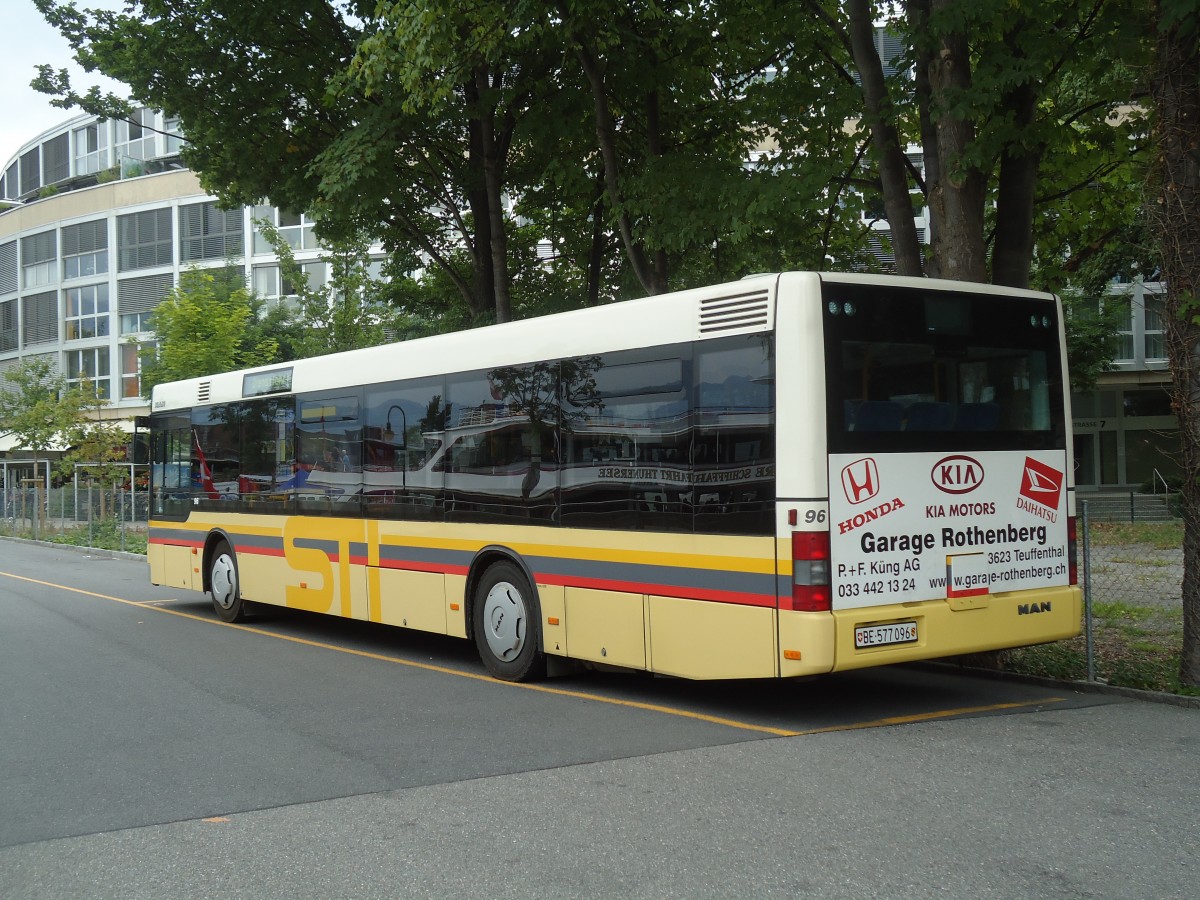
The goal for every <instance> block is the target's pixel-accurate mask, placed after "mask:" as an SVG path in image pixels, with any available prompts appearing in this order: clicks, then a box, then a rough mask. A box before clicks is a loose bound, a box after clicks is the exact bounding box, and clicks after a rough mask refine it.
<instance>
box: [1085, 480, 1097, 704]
mask: <svg viewBox="0 0 1200 900" xmlns="http://www.w3.org/2000/svg"><path fill="white" fill-rule="evenodd" d="M1082 506H1083V633H1084V644H1085V646H1086V647H1087V680H1088V681H1095V680H1096V646H1095V643H1094V641H1093V640H1092V536H1091V528H1090V527H1089V522H1088V502H1087V501H1086V500H1084V501H1083V503H1082Z"/></svg>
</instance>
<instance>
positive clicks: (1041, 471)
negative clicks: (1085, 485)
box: [1021, 456, 1063, 509]
mask: <svg viewBox="0 0 1200 900" xmlns="http://www.w3.org/2000/svg"><path fill="white" fill-rule="evenodd" d="M1062 483H1063V473H1062V472H1060V471H1058V469H1053V468H1051V467H1050V466H1048V465H1046V464H1045V463H1041V462H1038V461H1037V460H1036V459H1030V458H1029V457H1028V456H1027V457H1025V474H1024V475H1023V476H1022V477H1021V496H1022V497H1024V498H1026V499H1027V500H1032V501H1033V502H1034V503H1040V504H1041V505H1042V506H1045V507H1047V508H1049V509H1058V499H1059V496H1060V495H1061V494H1062Z"/></svg>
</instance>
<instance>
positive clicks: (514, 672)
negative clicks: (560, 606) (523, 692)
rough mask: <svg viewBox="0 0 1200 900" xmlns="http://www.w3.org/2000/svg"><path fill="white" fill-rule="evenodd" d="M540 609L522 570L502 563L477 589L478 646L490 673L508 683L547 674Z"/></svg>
mask: <svg viewBox="0 0 1200 900" xmlns="http://www.w3.org/2000/svg"><path fill="white" fill-rule="evenodd" d="M538 615H539V613H538V608H537V600H536V599H535V598H534V594H533V589H532V588H531V587H530V586H529V582H528V581H527V580H526V578H525V576H524V575H523V574H522V573H521V570H520V569H518V568H517V567H516V566H514V565H513V564H512V563H509V562H500V563H496V564H495V565H493V566H491V567H490V568H489V569H488V570H487V571H486V572H484V573H483V578H481V579H480V581H479V584H478V586H477V587H476V588H475V605H474V613H473V627H472V630H473V631H474V634H475V646H476V647H477V648H478V650H479V657H480V659H482V660H483V664H484V665H485V666H487V670H488V671H489V672H491V673H492V675H494V676H495V677H497V678H500V679H502V680H504V681H529V680H531V679H534V678H539V677H541V676H542V675H543V674H544V673H545V671H546V659H545V657H544V656H543V655H542V653H541V651H540V650H539V649H538V643H539V640H538Z"/></svg>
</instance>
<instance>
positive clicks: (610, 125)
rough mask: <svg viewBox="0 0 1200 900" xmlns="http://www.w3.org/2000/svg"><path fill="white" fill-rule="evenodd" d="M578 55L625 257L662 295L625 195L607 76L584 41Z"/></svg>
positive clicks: (580, 41)
mask: <svg viewBox="0 0 1200 900" xmlns="http://www.w3.org/2000/svg"><path fill="white" fill-rule="evenodd" d="M575 49H576V55H577V56H578V57H579V63H580V65H581V66H582V67H583V73H584V75H585V76H587V80H588V85H589V86H590V87H591V91H592V104H593V107H594V110H595V113H594V115H595V120H596V141H597V143H598V144H599V146H600V158H601V161H602V163H603V166H604V185H605V187H606V188H607V190H608V202H609V205H610V206H611V207H612V208H613V211H614V212H615V213H616V214H617V230H618V231H619V232H620V234H621V242H622V243H624V245H625V253H626V256H627V258H628V259H629V265H630V266H631V267H632V268H633V274H634V275H636V276H637V280H638V281H639V282H641V285H642V288H643V289H644V290H645V291H646V293H648V294H661V293H662V291H661V290H657V289H656V281H657V280H656V278H655V272H654V268H653V267H652V265H651V263H650V261H649V260H648V259H647V258H646V252H645V249H644V248H643V247H642V245H641V243H640V242H639V241H638V240H637V239H636V238H635V237H634V234H633V223H632V221H630V218H629V212H628V211H627V210H626V209H625V203H624V200H623V198H622V194H621V179H620V162H619V160H618V159H617V125H616V122H615V121H614V119H613V114H612V109H611V107H610V106H609V102H608V92H607V89H606V88H605V85H604V73H603V72H602V71H601V69H600V63H599V61H598V60H597V59H596V57H595V56H593V55H592V52H591V49H590V48H589V47H588V45H587V44H586V43H585V42H584V40H583V38H581V37H578V38H576V48H575Z"/></svg>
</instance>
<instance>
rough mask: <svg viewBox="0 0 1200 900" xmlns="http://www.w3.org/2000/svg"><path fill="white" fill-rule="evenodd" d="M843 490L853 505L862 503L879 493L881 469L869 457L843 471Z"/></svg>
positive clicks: (857, 461) (855, 462) (857, 460)
mask: <svg viewBox="0 0 1200 900" xmlns="http://www.w3.org/2000/svg"><path fill="white" fill-rule="evenodd" d="M842 490H843V491H844V492H845V493H846V499H847V500H849V501H850V502H851V503H862V502H863V501H865V500H870V499H871V498H872V497H874V496H875V495H876V494H878V493H879V468H878V467H877V466H876V465H875V460H873V459H872V458H871V457H869V456H867V457H864V458H863V459H856V460H855V461H854V462H852V463H850V465H848V466H846V468H844V469H842Z"/></svg>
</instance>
